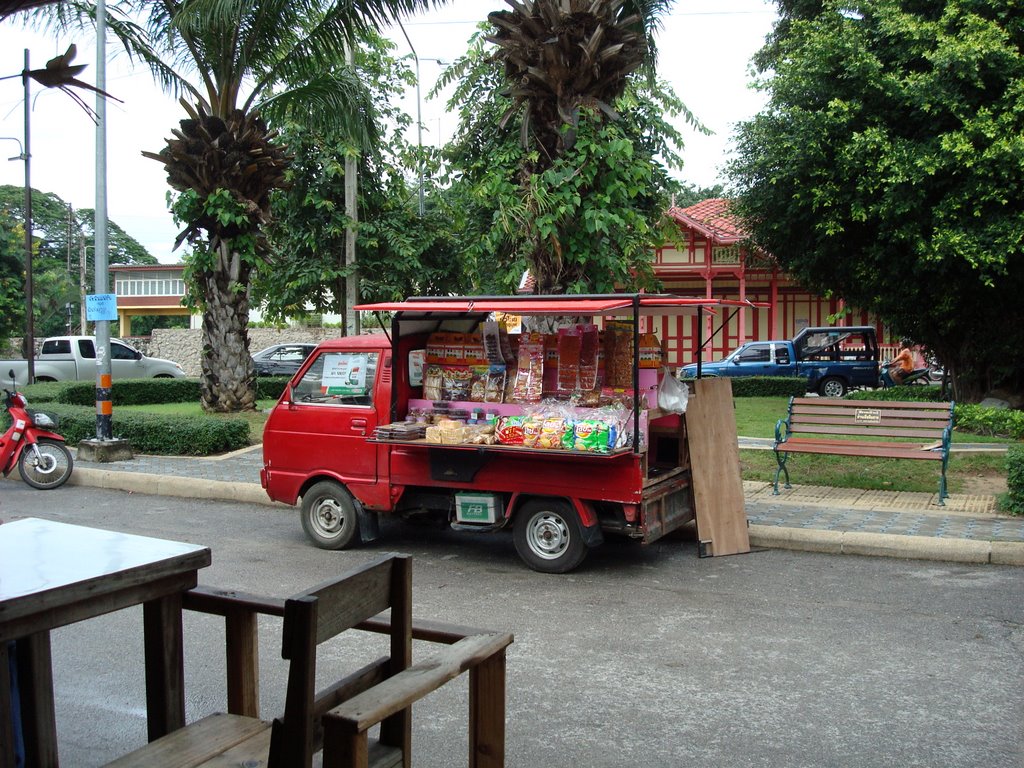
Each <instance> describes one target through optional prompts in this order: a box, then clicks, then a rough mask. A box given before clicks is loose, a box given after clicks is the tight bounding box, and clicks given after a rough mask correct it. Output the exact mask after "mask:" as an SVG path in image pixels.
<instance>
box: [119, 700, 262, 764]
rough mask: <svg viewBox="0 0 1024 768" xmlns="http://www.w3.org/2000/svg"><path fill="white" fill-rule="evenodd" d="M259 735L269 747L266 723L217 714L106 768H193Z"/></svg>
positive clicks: (128, 755)
mask: <svg viewBox="0 0 1024 768" xmlns="http://www.w3.org/2000/svg"><path fill="white" fill-rule="evenodd" d="M263 732H265V733H266V734H267V742H266V743H267V746H268V747H269V745H270V724H269V723H265V722H263V721H261V720H256V719H254V718H251V717H240V716H238V715H225V714H223V713H217V714H215V715H209V716H208V717H204V718H203V719H202V720H197V721H196V722H194V723H192V724H191V725H189V726H188V727H187V728H182V729H180V730H177V731H174V733H170V734H168V735H167V736H164V737H163V738H162V739H158V740H157V741H154V742H152V743H150V744H147V745H146V746H145V747H142V748H141V749H137V750H135V751H134V752H131V753H129V754H127V755H125V756H124V757H121V758H118V759H117V760H115V761H114V762H112V763H108V764H107V768H136V766H138V768H154V766H160V768H195V766H199V765H203V764H205V763H206V761H208V760H210V759H211V758H213V757H214V756H216V755H219V754H221V753H223V752H224V751H226V750H228V749H230V748H231V747H233V746H235V745H236V744H240V743H242V742H244V741H245V740H247V739H250V738H252V737H253V736H255V735H257V734H259V733H263ZM264 759H266V753H264ZM234 765H236V766H237V765H240V763H238V762H236V763H234Z"/></svg>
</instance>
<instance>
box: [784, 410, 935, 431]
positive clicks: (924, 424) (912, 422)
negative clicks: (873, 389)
mask: <svg viewBox="0 0 1024 768" xmlns="http://www.w3.org/2000/svg"><path fill="white" fill-rule="evenodd" d="M789 422H790V424H791V425H792V427H793V428H794V429H796V428H797V427H802V428H804V429H809V428H812V427H813V426H814V425H815V424H821V425H826V426H833V427H843V426H851V427H877V428H881V429H933V430H938V431H939V432H941V431H942V430H944V429H945V428H946V427H948V426H949V419H945V420H941V419H897V418H891V417H886V415H885V414H881V415H880V416H879V418H866V419H865V418H858V417H857V415H856V414H853V413H849V414H838V413H836V414H830V415H828V416H817V415H812V416H809V415H807V414H803V413H797V414H793V416H792V417H791V418H790V420H789Z"/></svg>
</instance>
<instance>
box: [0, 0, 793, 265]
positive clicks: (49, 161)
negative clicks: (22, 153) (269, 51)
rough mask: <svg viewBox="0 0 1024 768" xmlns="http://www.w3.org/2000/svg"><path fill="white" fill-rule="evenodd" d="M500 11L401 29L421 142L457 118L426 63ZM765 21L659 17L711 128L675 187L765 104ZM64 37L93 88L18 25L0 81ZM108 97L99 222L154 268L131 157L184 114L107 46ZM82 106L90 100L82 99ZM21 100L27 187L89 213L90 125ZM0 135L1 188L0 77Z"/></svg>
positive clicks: (72, 114) (662, 53) (665, 70)
mask: <svg viewBox="0 0 1024 768" xmlns="http://www.w3.org/2000/svg"><path fill="white" fill-rule="evenodd" d="M507 7H508V6H506V5H505V4H504V3H503V2H501V0H453V1H452V2H450V3H449V5H448V7H446V8H444V9H442V10H437V11H432V12H430V13H428V14H424V15H421V16H418V17H415V18H413V19H410V20H408V21H406V22H405V29H406V32H407V33H408V35H409V38H410V40H411V42H412V45H413V46H414V47H415V49H416V53H417V54H418V55H419V58H420V76H421V79H422V86H421V92H422V94H423V100H422V102H421V112H422V117H423V125H424V143H431V144H437V143H443V142H444V141H445V140H446V139H447V138H448V137H449V136H450V135H451V133H452V132H453V131H454V129H455V116H454V115H451V114H448V113H447V112H446V111H445V108H444V104H443V102H442V100H440V99H437V100H430V101H428V100H426V93H427V92H428V91H429V90H430V88H431V87H432V86H433V84H434V82H435V81H436V79H437V77H438V74H439V73H440V71H441V68H442V66H443V65H442V64H440V63H438V62H437V61H435V60H436V59H441V60H442V61H444V62H450V61H451V60H452V59H453V58H455V57H457V56H458V55H459V54H461V53H462V52H463V51H464V50H465V43H466V40H467V39H468V38H469V36H470V35H471V34H472V33H473V31H474V29H475V26H476V24H477V23H478V22H479V21H480V20H481V19H483V18H485V17H486V14H487V12H489V11H491V10H500V9H504V8H507ZM775 15H776V11H775V5H774V2H771V1H770V0H677V2H676V4H675V7H674V10H673V11H672V12H671V14H670V15H669V16H668V17H667V18H665V20H664V29H663V31H662V32H661V33H660V36H659V42H658V51H659V53H658V56H659V71H660V74H661V76H662V77H663V78H664V79H665V80H667V81H668V82H669V83H671V85H672V87H673V88H674V89H675V90H676V93H677V94H678V95H679V96H680V98H681V99H682V100H683V101H684V102H685V103H686V105H687V106H688V107H689V108H690V109H691V110H692V111H693V112H694V113H695V114H696V115H697V117H698V119H700V120H701V121H702V122H703V123H704V124H705V125H707V126H708V127H709V128H711V129H712V130H713V131H714V132H715V135H713V136H702V135H700V134H698V133H696V132H694V131H693V130H691V129H689V128H685V129H684V135H685V136H686V150H685V152H684V159H685V162H686V167H685V168H684V169H683V171H682V172H681V173H680V174H678V175H679V176H680V177H681V178H682V179H684V180H686V181H688V182H690V183H693V184H697V185H700V186H711V185H713V184H715V183H717V182H719V181H722V178H721V173H720V169H721V166H722V164H723V162H724V161H725V159H726V153H727V149H728V146H729V137H730V135H731V129H732V126H733V125H734V124H735V123H736V122H737V121H740V120H744V119H746V118H748V117H750V116H751V115H753V114H755V113H756V112H757V111H758V110H759V109H760V108H761V106H762V104H763V98H762V96H761V95H760V94H758V93H756V92H754V91H753V90H751V89H750V87H749V83H750V76H749V72H748V65H749V60H750V57H751V56H752V55H753V53H754V52H755V51H756V50H757V49H758V48H759V47H760V46H761V44H762V43H763V42H764V38H765V36H766V35H767V34H768V33H769V32H770V31H771V27H772V23H773V21H774V19H775ZM389 36H390V37H391V38H392V39H393V40H394V41H395V43H396V44H397V46H398V47H397V50H396V53H397V54H398V55H402V54H405V53H408V52H409V44H408V43H407V42H406V40H405V37H404V36H403V35H402V33H401V31H399V30H398V29H395V30H393V31H392V33H391V34H390V35H389ZM71 41H74V42H75V43H77V45H78V57H77V59H76V63H81V64H88V65H89V67H88V69H86V70H85V72H84V73H83V74H82V75H81V78H82V79H83V80H85V81H86V82H90V83H95V82H96V53H95V45H94V41H91V40H88V39H84V37H83V36H81V35H79V36H78V37H77V38H75V37H71V38H68V39H60V40H55V39H54V38H53V37H47V36H43V35H40V34H37V33H34V32H31V31H26V30H24V29H22V27H21V24H20V22H18V21H17V17H15V18H14V19H7V20H5V21H3V22H0V51H2V54H0V76H3V75H17V74H19V73H20V72H21V70H22V68H23V65H24V50H25V49H26V48H28V49H29V51H30V56H31V62H30V64H31V67H32V68H33V69H35V68H37V67H42V66H43V65H44V64H45V63H46V61H47V59H49V58H51V57H53V56H55V55H57V54H59V53H63V52H64V50H65V49H66V48H67V45H68V43H69V42H71ZM107 90H108V91H109V92H110V93H111V94H113V95H114V96H117V97H118V98H120V99H123V100H124V103H123V104H118V103H116V102H110V103H109V105H108V107H107V122H108V128H107V154H108V161H107V162H108V170H107V187H108V193H107V207H108V213H109V217H110V218H111V219H112V220H113V221H116V222H117V223H118V224H120V225H121V226H122V227H123V228H124V229H125V230H126V231H127V232H128V233H129V234H131V235H132V236H133V237H135V238H136V239H137V240H139V241H140V242H141V243H142V244H143V245H144V246H146V248H148V249H149V251H150V252H151V253H152V254H153V255H154V256H156V257H157V258H158V259H159V260H160V261H163V262H173V261H178V260H179V258H180V254H178V253H172V252H171V246H172V244H173V241H174V236H175V234H176V228H175V227H174V224H173V222H172V220H171V216H170V214H169V213H167V210H166V199H165V198H166V193H167V189H168V187H167V185H166V182H165V176H164V173H163V169H162V166H161V165H160V164H159V163H157V162H155V161H153V160H147V159H145V158H143V157H142V155H141V154H140V153H141V152H142V151H143V150H149V151H154V152H156V151H159V150H160V149H161V148H162V147H163V146H164V140H165V138H166V137H167V136H169V135H170V134H169V132H170V129H171V128H172V127H177V124H178V121H179V120H180V119H181V118H182V117H183V113H182V111H181V107H180V106H179V105H178V104H177V102H176V101H175V100H174V99H172V98H171V97H170V96H167V95H165V94H163V93H162V92H161V91H160V89H159V88H158V87H157V86H156V85H154V84H153V81H152V79H151V78H150V75H149V74H148V72H146V71H138V72H132V71H131V70H130V69H129V68H128V67H127V62H126V60H125V57H124V55H123V54H118V53H117V51H116V49H115V47H114V46H113V45H109V46H108V64H107ZM83 94H84V92H83ZM86 100H87V102H88V103H89V104H90V105H92V104H93V103H94V100H93V99H92V98H91V97H90V96H89V95H86ZM31 101H32V110H31V115H30V120H31V128H32V130H31V150H32V160H31V176H32V178H31V181H32V186H33V187H34V188H35V189H38V190H41V191H44V192H53V193H56V194H57V195H59V196H60V197H61V198H63V199H64V200H65V201H67V202H69V203H71V204H72V205H73V206H75V207H76V208H92V207H94V206H95V199H96V197H95V166H94V157H95V149H96V131H95V128H94V126H93V123H92V122H91V121H90V120H89V118H88V117H87V116H86V114H85V113H84V112H83V111H82V110H81V109H80V108H78V107H76V106H75V105H74V104H73V103H72V101H71V99H70V98H69V97H68V96H66V95H65V94H63V93H60V92H58V91H55V90H44V89H42V88H41V87H38V86H33V88H32V99H31ZM404 108H405V109H406V110H407V111H408V113H409V114H410V115H411V116H413V117H415V113H416V97H415V90H414V89H410V91H409V92H408V94H407V96H406V98H405V100H404ZM680 127H681V128H683V126H682V123H681V120H680ZM414 135H415V134H413V137H414ZM0 137H5V138H3V140H0V184H14V185H18V186H22V185H24V183H25V176H24V173H25V168H24V163H22V162H20V161H18V160H17V159H15V160H13V161H6V158H8V157H16V156H17V155H18V152H19V148H18V143H17V142H16V141H12V140H10V138H14V139H17V140H18V141H23V140H24V109H23V89H22V87H21V81H20V78H14V79H10V80H5V81H0Z"/></svg>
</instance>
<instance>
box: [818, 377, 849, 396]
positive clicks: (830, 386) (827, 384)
mask: <svg viewBox="0 0 1024 768" xmlns="http://www.w3.org/2000/svg"><path fill="white" fill-rule="evenodd" d="M818 394H819V395H821V396H822V397H842V396H843V395H845V394H846V382H844V381H843V380H842V379H840V378H837V377H835V376H829V377H828V378H827V379H822V381H821V383H820V384H819V385H818Z"/></svg>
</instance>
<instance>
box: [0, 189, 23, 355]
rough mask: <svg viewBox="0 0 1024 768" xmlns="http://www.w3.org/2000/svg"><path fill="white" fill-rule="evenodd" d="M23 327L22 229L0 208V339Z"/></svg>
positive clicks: (19, 223) (13, 333) (19, 332)
mask: <svg viewBox="0 0 1024 768" xmlns="http://www.w3.org/2000/svg"><path fill="white" fill-rule="evenodd" d="M24 327H25V229H24V227H23V225H22V224H21V222H20V221H19V220H18V219H17V218H16V217H13V216H11V215H10V213H9V212H8V211H7V210H5V209H3V208H0V340H3V341H6V340H8V339H10V337H11V336H18V335H20V334H21V333H22V331H23V329H24Z"/></svg>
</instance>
